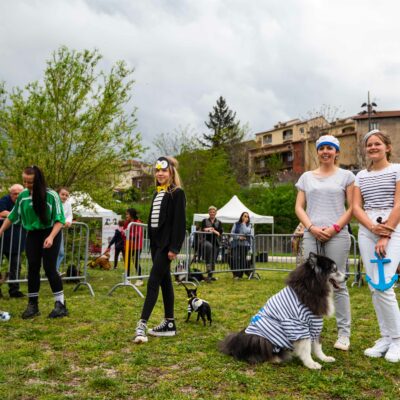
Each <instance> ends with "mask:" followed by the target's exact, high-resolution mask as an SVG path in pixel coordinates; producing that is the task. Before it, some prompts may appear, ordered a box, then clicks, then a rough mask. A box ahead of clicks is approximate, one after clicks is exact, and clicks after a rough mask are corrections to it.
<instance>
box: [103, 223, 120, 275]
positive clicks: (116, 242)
mask: <svg viewBox="0 0 400 400" xmlns="http://www.w3.org/2000/svg"><path fill="white" fill-rule="evenodd" d="M124 225H125V222H124V221H122V220H121V221H118V229H116V230H115V233H114V236H113V238H112V239H111V241H110V244H109V245H108V248H107V250H106V252H107V251H110V250H111V246H112V245H114V246H115V254H114V269H117V267H118V259H119V255H120V254H121V253H122V258H123V259H125V254H124V243H125V231H124Z"/></svg>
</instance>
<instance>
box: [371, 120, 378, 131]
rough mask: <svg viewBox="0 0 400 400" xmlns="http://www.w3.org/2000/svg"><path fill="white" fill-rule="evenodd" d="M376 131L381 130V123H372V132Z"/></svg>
mask: <svg viewBox="0 0 400 400" xmlns="http://www.w3.org/2000/svg"><path fill="white" fill-rule="evenodd" d="M374 129H379V122H371V131H372V130H374Z"/></svg>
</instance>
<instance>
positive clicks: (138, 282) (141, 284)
mask: <svg viewBox="0 0 400 400" xmlns="http://www.w3.org/2000/svg"><path fill="white" fill-rule="evenodd" d="M134 285H135V286H143V280H142V279H138V280H137V281H136V282H135V283H134Z"/></svg>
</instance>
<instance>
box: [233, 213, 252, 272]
mask: <svg viewBox="0 0 400 400" xmlns="http://www.w3.org/2000/svg"><path fill="white" fill-rule="evenodd" d="M252 233H253V228H252V225H251V223H250V215H249V213H248V212H246V211H245V212H242V214H241V215H240V218H239V220H238V221H237V222H235V223H234V224H233V226H232V230H231V234H232V241H231V250H232V270H233V272H232V273H233V277H234V278H235V279H240V278H242V277H243V273H244V272H245V270H246V264H247V253H248V252H249V250H250V248H251V235H252Z"/></svg>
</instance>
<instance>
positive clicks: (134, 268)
mask: <svg viewBox="0 0 400 400" xmlns="http://www.w3.org/2000/svg"><path fill="white" fill-rule="evenodd" d="M125 235H126V243H125V251H124V267H125V268H124V273H123V274H122V279H121V282H119V283H117V284H116V285H114V286H113V287H112V288H111V290H110V291H109V295H111V294H112V293H113V292H114V291H115V290H116V289H117V288H119V287H124V286H127V287H131V288H132V289H133V290H135V292H136V293H137V294H138V295H139V296H140V297H142V298H143V297H144V296H143V294H142V292H141V291H140V289H139V285H138V282H140V281H141V280H143V279H146V278H148V277H149V276H150V270H151V267H152V260H151V253H150V246H149V238H148V232H147V225H145V224H142V223H135V222H132V223H130V224H129V226H128V227H127V229H126V231H125ZM350 237H351V241H352V244H351V250H350V255H349V258H348V261H347V266H346V267H347V274H348V275H353V276H354V282H355V283H353V285H354V284H358V285H360V282H361V283H362V273H361V271H360V270H359V266H360V262H359V257H358V254H357V241H356V239H355V237H354V236H352V235H351V236H350ZM293 238H294V237H293V235H292V234H265V235H256V236H253V235H240V234H231V233H224V234H222V236H221V238H219V240H218V241H217V242H215V241H213V234H212V233H209V232H201V231H196V232H193V233H192V234H191V235H187V236H186V238H185V241H184V244H183V247H182V249H181V252H180V254H179V255H178V258H177V259H176V260H174V261H173V262H172V263H171V274H172V275H175V276H176V279H177V280H179V281H185V282H188V281H195V282H197V283H198V281H200V280H213V279H215V275H217V274H220V273H226V272H229V273H232V275H233V277H234V278H236V277H237V278H241V277H244V276H247V277H248V278H249V279H251V278H258V279H259V278H260V277H259V274H258V271H281V272H290V271H292V270H293V269H294V268H296V266H297V265H299V264H300V263H301V262H302V261H303V260H304V254H303V250H302V248H303V246H302V241H301V239H300V240H299V243H298V246H297V247H294V246H293ZM133 280H137V281H138V282H136V283H132V281H133ZM140 283H141V282H140Z"/></svg>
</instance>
